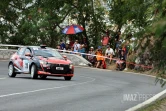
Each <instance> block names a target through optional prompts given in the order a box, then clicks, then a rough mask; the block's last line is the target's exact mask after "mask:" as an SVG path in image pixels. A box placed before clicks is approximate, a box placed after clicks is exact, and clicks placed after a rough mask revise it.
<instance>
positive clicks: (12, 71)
mask: <svg viewBox="0 0 166 111" xmlns="http://www.w3.org/2000/svg"><path fill="white" fill-rule="evenodd" d="M8 76H9V77H16V73H15V69H14V66H13V64H12V63H10V64H9V67H8Z"/></svg>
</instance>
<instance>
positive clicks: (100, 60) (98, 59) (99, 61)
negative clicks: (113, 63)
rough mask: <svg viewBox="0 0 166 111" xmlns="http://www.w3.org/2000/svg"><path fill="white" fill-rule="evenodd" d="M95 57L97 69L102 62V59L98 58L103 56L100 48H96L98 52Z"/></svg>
mask: <svg viewBox="0 0 166 111" xmlns="http://www.w3.org/2000/svg"><path fill="white" fill-rule="evenodd" d="M96 55H97V57H96V59H97V65H96V68H98V67H101V65H102V62H103V57H100V56H103V53H102V49H101V46H99V47H98V50H97V51H96Z"/></svg>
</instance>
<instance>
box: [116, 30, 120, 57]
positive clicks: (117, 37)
mask: <svg viewBox="0 0 166 111" xmlns="http://www.w3.org/2000/svg"><path fill="white" fill-rule="evenodd" d="M120 35H121V31H119V32H118V33H117V35H116V36H115V51H116V55H117V57H118V56H119V55H118V52H119V47H120V44H121V41H120Z"/></svg>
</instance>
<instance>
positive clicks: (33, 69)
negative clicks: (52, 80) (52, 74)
mask: <svg viewBox="0 0 166 111" xmlns="http://www.w3.org/2000/svg"><path fill="white" fill-rule="evenodd" d="M37 77H38V74H37V67H36V65H34V64H33V65H32V66H31V78H32V79H37Z"/></svg>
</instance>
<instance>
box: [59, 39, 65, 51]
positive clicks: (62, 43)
mask: <svg viewBox="0 0 166 111" xmlns="http://www.w3.org/2000/svg"><path fill="white" fill-rule="evenodd" d="M60 42H61V43H60V48H61V50H66V45H65V43H64V42H63V41H62V40H60Z"/></svg>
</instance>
